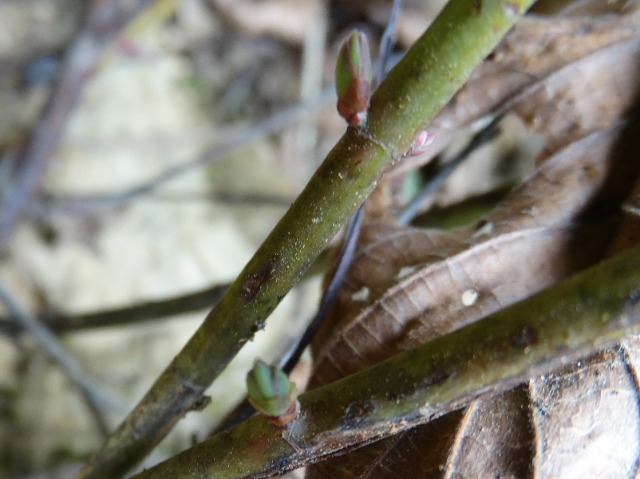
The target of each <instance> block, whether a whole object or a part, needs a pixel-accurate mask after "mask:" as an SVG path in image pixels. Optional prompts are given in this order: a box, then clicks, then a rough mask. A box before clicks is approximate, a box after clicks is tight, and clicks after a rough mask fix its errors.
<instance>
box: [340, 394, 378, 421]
mask: <svg viewBox="0 0 640 479" xmlns="http://www.w3.org/2000/svg"><path fill="white" fill-rule="evenodd" d="M374 409H375V406H374V405H373V403H371V401H369V400H367V399H358V400H356V401H354V402H352V403H351V404H349V405H348V406H347V409H346V410H345V414H344V419H345V421H346V422H348V423H352V422H360V421H362V420H364V419H366V418H367V417H368V416H369V415H370V414H371V413H372V412H373V410H374Z"/></svg>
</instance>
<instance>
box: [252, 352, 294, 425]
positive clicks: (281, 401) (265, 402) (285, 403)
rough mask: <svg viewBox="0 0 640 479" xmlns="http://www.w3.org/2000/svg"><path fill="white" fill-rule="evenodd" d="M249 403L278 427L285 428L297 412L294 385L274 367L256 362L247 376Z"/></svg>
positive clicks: (262, 362) (259, 361) (260, 361)
mask: <svg viewBox="0 0 640 479" xmlns="http://www.w3.org/2000/svg"><path fill="white" fill-rule="evenodd" d="M247 389H248V391H249V396H248V399H249V403H250V404H251V405H252V406H253V407H254V408H255V409H256V410H257V411H258V412H260V413H262V414H264V415H265V416H267V417H268V418H270V419H271V420H273V422H274V423H275V424H276V425H278V426H286V424H287V423H289V422H291V421H292V420H293V419H295V418H296V416H297V415H298V411H299V406H298V391H297V389H296V385H295V384H294V383H293V382H291V381H289V378H288V377H287V375H286V374H285V373H284V372H283V371H281V370H280V369H278V368H277V367H275V366H269V365H268V364H266V363H265V362H264V361H262V360H258V361H256V364H255V365H254V366H253V369H251V371H249V373H248V374H247Z"/></svg>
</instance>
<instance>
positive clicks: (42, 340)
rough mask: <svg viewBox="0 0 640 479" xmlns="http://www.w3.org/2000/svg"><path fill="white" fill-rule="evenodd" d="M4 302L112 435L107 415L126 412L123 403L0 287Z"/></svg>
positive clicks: (103, 427)
mask: <svg viewBox="0 0 640 479" xmlns="http://www.w3.org/2000/svg"><path fill="white" fill-rule="evenodd" d="M0 302H2V303H4V305H5V306H6V308H7V310H8V311H9V313H10V314H11V316H12V318H13V320H14V321H16V322H17V323H18V324H20V326H21V327H22V328H23V329H25V330H27V331H29V333H31V335H32V336H33V337H34V339H35V340H36V342H37V343H38V344H39V345H40V347H41V348H42V350H43V351H44V352H45V353H46V354H47V355H48V356H49V357H50V358H51V359H53V361H54V362H55V363H56V364H57V365H58V366H59V367H60V369H61V370H62V372H63V373H64V374H65V375H66V376H67V377H68V378H69V380H70V381H71V382H72V383H73V384H74V385H75V386H76V387H77V388H78V389H79V390H80V392H81V393H82V396H83V397H84V399H85V401H86V402H87V405H88V406H89V408H90V409H91V411H92V412H93V414H94V417H95V418H96V422H97V423H98V426H99V428H100V430H101V432H103V433H104V434H105V435H106V434H108V431H109V428H108V427H107V423H106V420H105V411H106V410H115V411H122V410H123V409H124V405H123V403H122V402H121V401H120V400H118V399H115V398H113V397H112V396H111V395H110V394H107V393H106V392H104V391H102V390H101V389H100V387H98V386H97V385H96V383H95V382H94V381H93V380H92V379H91V378H89V377H88V376H87V375H86V374H85V373H84V371H83V370H82V367H81V366H80V364H79V363H78V361H76V360H75V359H74V358H73V357H72V356H70V355H69V353H68V352H67V351H66V350H65V349H64V347H63V346H62V344H60V342H59V341H58V339H57V338H56V337H55V336H54V335H53V333H51V331H49V330H48V329H47V328H46V327H45V326H44V325H43V324H42V323H40V322H39V321H38V320H37V319H36V318H34V317H33V316H31V315H30V314H29V313H27V312H26V311H25V310H24V309H22V307H21V306H20V305H19V304H18V303H17V302H16V301H15V300H14V299H13V297H12V296H11V295H10V294H9V292H8V291H7V290H6V289H5V288H4V286H3V285H2V284H0Z"/></svg>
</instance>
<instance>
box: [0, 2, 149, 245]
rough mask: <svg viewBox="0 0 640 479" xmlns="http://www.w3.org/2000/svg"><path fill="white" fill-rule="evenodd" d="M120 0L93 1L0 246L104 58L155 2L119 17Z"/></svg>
mask: <svg viewBox="0 0 640 479" xmlns="http://www.w3.org/2000/svg"><path fill="white" fill-rule="evenodd" d="M117 2H118V0H103V1H96V0H94V1H93V2H91V3H90V6H89V11H88V14H87V19H86V21H85V26H84V28H83V29H82V30H81V31H80V32H79V33H78V35H77V36H76V38H75V39H74V40H73V42H72V43H71V45H70V46H69V48H68V50H67V53H66V55H65V58H64V60H63V62H62V66H61V69H60V73H59V75H58V80H57V84H56V86H55V87H54V88H53V89H52V91H51V94H50V97H49V103H48V105H47V107H46V108H45V111H44V113H43V115H42V118H41V119H40V120H39V121H38V123H37V124H36V126H35V127H34V129H33V131H32V133H31V138H30V141H29V144H28V146H27V150H26V152H25V154H24V156H23V158H22V159H21V161H19V162H18V164H19V168H20V169H18V170H16V171H15V172H14V173H13V176H14V178H13V180H12V182H11V187H10V188H6V189H3V191H2V196H0V204H1V208H0V247H2V246H4V245H5V244H6V242H7V240H8V238H9V236H10V235H11V233H12V231H13V229H14V227H15V226H16V224H17V222H18V220H19V219H20V217H21V216H22V214H23V213H24V211H25V209H26V208H27V206H28V204H29V202H30V201H31V199H32V198H33V197H34V196H35V194H36V192H37V189H38V187H39V186H40V183H41V181H42V177H43V175H44V173H45V171H46V165H47V162H48V160H49V158H50V157H51V156H52V155H53V154H54V153H55V151H56V149H57V148H58V146H59V145H60V141H61V139H62V135H63V133H64V130H65V128H66V125H67V120H68V118H69V115H70V113H71V112H72V111H73V109H74V108H75V106H76V105H77V103H78V100H79V98H80V96H81V94H82V91H83V89H84V86H85V84H86V82H87V80H88V78H89V77H90V75H91V73H92V72H93V70H94V69H95V67H96V65H97V64H98V61H99V60H100V58H101V57H102V54H103V52H104V50H105V48H106V47H107V46H108V45H109V44H110V42H111V41H112V40H113V39H114V38H116V37H117V35H118V34H119V33H120V32H121V31H122V29H123V28H124V27H125V26H126V25H127V23H128V22H129V21H130V20H131V19H132V18H134V17H135V15H137V14H138V13H139V12H140V11H142V10H143V9H144V7H145V6H146V5H147V4H148V3H149V0H141V1H139V2H138V4H137V5H136V6H135V8H133V10H132V12H133V13H129V14H126V15H124V16H118V15H117V14H118V8H117V6H116V4H117Z"/></svg>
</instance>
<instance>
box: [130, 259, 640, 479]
mask: <svg viewBox="0 0 640 479" xmlns="http://www.w3.org/2000/svg"><path fill="white" fill-rule="evenodd" d="M639 330H640V247H635V248H634V249H632V250H630V251H627V252H626V253H623V254H621V255H619V256H616V257H615V258H613V259H610V260H607V261H605V262H602V263H601V264H599V265H597V266H595V267H593V268H591V269H589V270H587V271H584V272H582V273H580V274H578V275H576V276H574V277H573V278H571V279H569V280H567V281H565V282H563V283H560V284H557V285H555V286H553V287H552V288H549V289H547V290H544V291H542V292H540V293H538V294H536V295H534V296H531V297H529V298H528V299H526V300H524V301H522V302H520V303H516V304H514V305H512V306H510V307H508V308H506V309H503V310H501V311H499V312H497V313H495V314H492V315H490V316H488V317H487V318H485V319H483V320H480V321H478V322H476V323H474V324H472V325H470V326H467V327H465V328H462V329H459V330H457V331H454V332H453V333H451V334H449V335H446V336H442V337H440V338H438V339H436V340H434V341H431V342H428V343H426V344H424V345H422V346H420V347H418V348H416V349H414V350H411V351H408V352H406V353H401V354H399V355H397V356H394V357H392V358H390V359H389V360H387V361H384V362H382V363H379V364H377V365H375V366H373V367H371V368H369V369H367V370H364V371H361V372H359V373H356V374H354V375H352V376H349V377H347V378H344V379H342V380H340V381H336V382H334V383H332V384H329V385H327V386H325V387H322V388H318V389H315V390H313V391H310V392H308V393H306V394H303V395H302V396H301V397H300V403H301V414H300V417H299V419H298V420H297V421H296V422H294V423H292V425H291V426H292V427H291V428H290V431H289V434H288V436H287V437H286V439H284V438H283V437H282V436H281V434H280V433H279V432H278V431H276V430H275V429H274V428H272V427H269V426H270V425H269V424H268V423H267V422H266V421H265V420H264V418H262V417H258V416H254V417H253V418H251V419H250V420H248V421H246V422H245V423H243V424H240V425H239V426H237V427H236V428H234V429H231V430H229V431H225V432H223V433H221V434H218V435H216V436H213V437H211V438H209V439H208V440H206V441H204V442H202V443H201V444H199V445H197V446H195V447H193V448H191V449H189V450H187V451H185V452H183V453H181V454H179V455H177V456H175V457H173V458H171V459H169V460H168V461H166V462H164V463H162V464H159V465H157V466H156V467H154V468H152V469H149V470H148V471H145V472H143V473H141V474H139V475H137V476H135V479H150V478H154V479H164V478H167V479H169V478H175V477H181V478H184V479H196V478H197V479H204V478H216V479H226V478H229V479H231V478H240V477H245V478H246V477H252V478H253V477H271V476H272V475H274V474H276V473H277V474H282V473H284V472H287V471H289V470H292V469H294V468H297V467H300V466H303V465H306V464H308V463H310V462H312V461H313V462H315V461H317V460H318V459H319V458H321V457H323V456H329V455H331V454H333V453H336V452H338V451H340V450H344V449H345V448H350V447H354V446H357V445H362V444H365V443H367V442H371V441H373V440H376V439H381V438H382V437H385V436H389V435H392V434H396V433H398V432H400V431H403V430H406V429H409V428H411V427H415V426H416V425H419V424H423V423H425V422H428V421H430V420H432V419H434V418H436V417H439V416H441V415H443V414H445V413H447V412H450V411H453V410H455V409H457V408H460V407H461V406H463V405H464V404H466V403H468V402H469V401H471V400H472V399H474V398H476V397H478V396H480V395H481V394H486V393H493V394H496V393H500V392H503V391H506V390H508V389H510V388H512V387H513V386H515V385H517V384H519V383H522V382H524V381H526V380H527V379H528V378H531V377H533V376H535V375H540V374H546V373H548V372H551V371H553V370H557V369H558V368H561V367H562V366H564V365H566V364H569V363H570V362H573V361H575V360H577V359H579V358H580V357H584V356H586V355H588V354H590V353H593V352H595V351H598V350H601V349H602V348H605V347H608V346H612V345H614V344H615V343H616V342H618V341H620V340H621V339H622V338H624V337H625V336H627V335H629V334H631V333H637V332H638V331H639ZM293 444H295V448H293V447H292V445H293Z"/></svg>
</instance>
